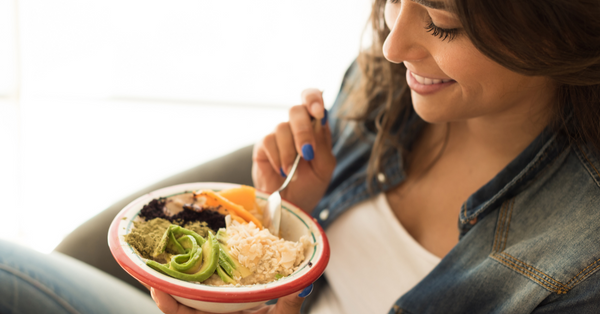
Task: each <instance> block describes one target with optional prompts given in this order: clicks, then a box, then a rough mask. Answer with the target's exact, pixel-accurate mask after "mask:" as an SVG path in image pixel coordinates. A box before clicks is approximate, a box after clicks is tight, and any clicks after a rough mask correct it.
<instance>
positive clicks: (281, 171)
mask: <svg viewBox="0 0 600 314" xmlns="http://www.w3.org/2000/svg"><path fill="white" fill-rule="evenodd" d="M279 174H280V175H281V176H282V177H284V178H287V175H286V174H285V172H283V168H281V167H280V168H279Z"/></svg>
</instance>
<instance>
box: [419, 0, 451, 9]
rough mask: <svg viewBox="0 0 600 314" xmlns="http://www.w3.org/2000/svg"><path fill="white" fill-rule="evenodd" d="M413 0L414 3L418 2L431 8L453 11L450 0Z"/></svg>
mask: <svg viewBox="0 0 600 314" xmlns="http://www.w3.org/2000/svg"><path fill="white" fill-rule="evenodd" d="M411 1H412V2H414V3H418V4H420V5H422V6H424V7H428V8H431V9H435V10H442V11H448V12H453V10H452V5H451V3H450V1H444V0H411Z"/></svg>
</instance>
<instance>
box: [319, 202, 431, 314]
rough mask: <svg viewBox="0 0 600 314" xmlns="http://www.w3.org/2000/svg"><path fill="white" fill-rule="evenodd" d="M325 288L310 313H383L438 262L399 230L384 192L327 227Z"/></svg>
mask: <svg viewBox="0 0 600 314" xmlns="http://www.w3.org/2000/svg"><path fill="white" fill-rule="evenodd" d="M326 234H327V238H328V239H329V244H330V247H331V259H330V260H329V265H327V269H325V275H326V276H327V281H328V282H329V286H328V287H326V288H325V289H324V291H323V292H322V293H321V294H320V296H319V298H318V299H317V302H316V303H315V304H314V306H313V308H312V311H311V314H336V313H345V314H352V313H357V314H365V313H374V314H379V313H381V314H383V313H388V311H389V310H390V309H391V307H392V306H393V304H394V302H395V301H396V300H397V299H398V298H399V297H400V296H402V295H403V294H404V293H406V292H408V291H409V290H410V289H412V287H414V286H415V285H416V284H417V283H418V282H419V281H421V280H422V279H423V278H424V277H425V276H426V275H427V274H428V273H429V272H430V271H431V270H432V269H433V268H434V267H435V266H436V265H437V264H438V263H439V262H440V258H439V257H437V256H435V255H433V254H432V253H430V252H429V251H427V250H425V249H424V248H423V247H422V246H421V245H420V244H419V243H418V242H417V241H415V239H414V238H413V237H412V236H411V235H410V234H409V233H408V232H407V231H406V230H405V229H404V227H402V225H401V224H400V221H399V220H398V219H397V218H396V216H395V215H394V213H393V212H392V210H391V208H390V205H389V203H388V202H387V199H386V197H385V194H384V193H381V194H379V195H378V196H376V197H375V198H373V199H369V200H366V201H364V202H362V203H359V204H357V205H355V206H354V207H353V208H351V209H349V210H348V211H347V212H346V213H344V214H343V215H342V216H340V217H339V218H338V219H337V220H336V221H334V222H333V223H332V224H331V226H330V227H329V228H328V229H327V232H326Z"/></svg>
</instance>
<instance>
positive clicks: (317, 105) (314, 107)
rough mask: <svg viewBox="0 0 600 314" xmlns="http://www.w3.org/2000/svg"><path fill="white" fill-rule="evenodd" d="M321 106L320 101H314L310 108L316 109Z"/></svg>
mask: <svg viewBox="0 0 600 314" xmlns="http://www.w3.org/2000/svg"><path fill="white" fill-rule="evenodd" d="M319 106H321V104H320V103H319V102H318V101H315V102H313V103H312V104H310V110H311V111H312V110H316V107H319Z"/></svg>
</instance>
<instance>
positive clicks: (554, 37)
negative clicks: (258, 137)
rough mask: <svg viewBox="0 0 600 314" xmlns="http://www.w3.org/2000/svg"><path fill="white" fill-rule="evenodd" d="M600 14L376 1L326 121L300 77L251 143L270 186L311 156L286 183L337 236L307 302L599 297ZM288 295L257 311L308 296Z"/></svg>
mask: <svg viewBox="0 0 600 314" xmlns="http://www.w3.org/2000/svg"><path fill="white" fill-rule="evenodd" d="M597 16H600V2H598V1H574V0H563V1H535V0H528V1H514V0H510V1H480V0H477V1H476V0H471V1H470V0H457V1H456V2H455V3H454V2H451V1H448V0H444V1H439V0H438V1H425V0H412V1H409V0H405V1H387V2H386V1H383V0H377V1H375V2H374V4H373V13H372V16H371V25H372V27H373V29H374V43H373V45H372V47H371V48H372V49H371V51H368V52H367V51H365V52H363V53H362V54H361V56H360V57H359V59H358V61H357V63H355V64H353V66H352V67H351V68H350V69H349V71H348V73H347V74H346V76H345V79H344V83H343V87H342V90H341V92H340V94H339V96H338V99H337V101H336V103H335V104H334V106H333V108H332V109H331V112H330V114H329V122H328V123H325V124H324V125H323V127H320V126H316V127H315V128H314V129H313V125H312V123H311V118H316V119H327V112H324V106H323V100H322V98H321V96H320V93H319V92H318V91H316V90H307V91H305V92H304V93H303V95H302V103H303V105H300V106H296V107H293V108H292V109H291V110H290V120H289V122H287V123H282V124H280V125H279V126H278V127H277V129H276V130H275V132H274V133H272V134H269V135H268V136H266V137H265V138H264V139H263V141H261V142H260V143H259V144H257V145H256V147H255V151H254V166H253V178H254V183H255V185H256V187H257V188H259V189H262V190H265V191H273V190H275V189H276V188H277V187H279V185H280V184H281V183H282V182H283V178H282V177H283V176H285V174H286V173H287V171H289V169H290V166H291V164H292V161H293V159H294V156H295V155H296V153H297V152H298V153H301V154H302V155H303V157H304V161H303V162H302V163H301V164H300V168H299V170H298V173H297V179H296V180H295V181H293V182H292V184H291V185H290V186H289V187H288V188H287V190H286V191H285V193H286V195H285V197H286V198H287V199H289V200H290V201H292V202H293V203H296V204H298V205H300V206H301V207H302V208H305V209H307V210H309V211H311V212H312V215H313V216H314V217H315V218H317V220H318V221H319V222H320V223H321V224H322V225H323V226H324V227H325V228H327V229H326V231H327V234H328V237H329V239H330V243H331V247H332V257H331V261H330V264H329V267H328V268H327V270H326V271H325V278H326V279H327V285H325V286H324V288H322V289H320V291H318V293H317V292H315V293H313V294H312V297H311V298H309V299H316V300H312V301H314V302H310V303H312V304H311V305H312V306H311V309H312V311H311V312H312V313H383V312H388V311H389V312H390V313H550V312H553V313H554V312H559V313H595V312H596V311H597V308H598V306H599V305H600V277H599V276H600V274H599V273H598V269H600V259H599V258H600V254H599V253H598V252H600V244H599V243H600V242H599V240H600V233H599V232H598V231H600V158H599V157H600V154H599V152H600V54H599V53H598V51H600V20H598V19H597ZM338 117H341V118H338ZM323 121H325V120H323ZM332 147H333V149H332ZM336 162H337V163H336ZM457 220H458V228H456V226H457ZM349 274H351V275H349ZM153 295H154V298H155V301H157V303H158V306H159V308H161V309H162V310H163V311H165V312H166V313H180V312H179V311H182V312H183V310H188V309H184V308H183V307H182V306H179V305H177V304H176V303H175V302H174V301H173V300H172V299H169V298H168V297H167V296H166V295H165V294H163V293H162V292H160V291H153ZM293 297H295V296H290V297H286V298H283V300H288V299H290V300H293V299H292V298H293ZM305 303H309V302H305ZM296 304H297V305H298V304H299V303H296ZM305 305H309V304H305ZM278 306H279V307H277V306H272V307H271V308H269V307H265V308H263V309H261V310H260V311H271V312H276V313H290V312H294V311H298V309H297V308H296V307H293V306H291V307H287V308H284V307H283V305H278ZM305 307H306V306H305Z"/></svg>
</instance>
